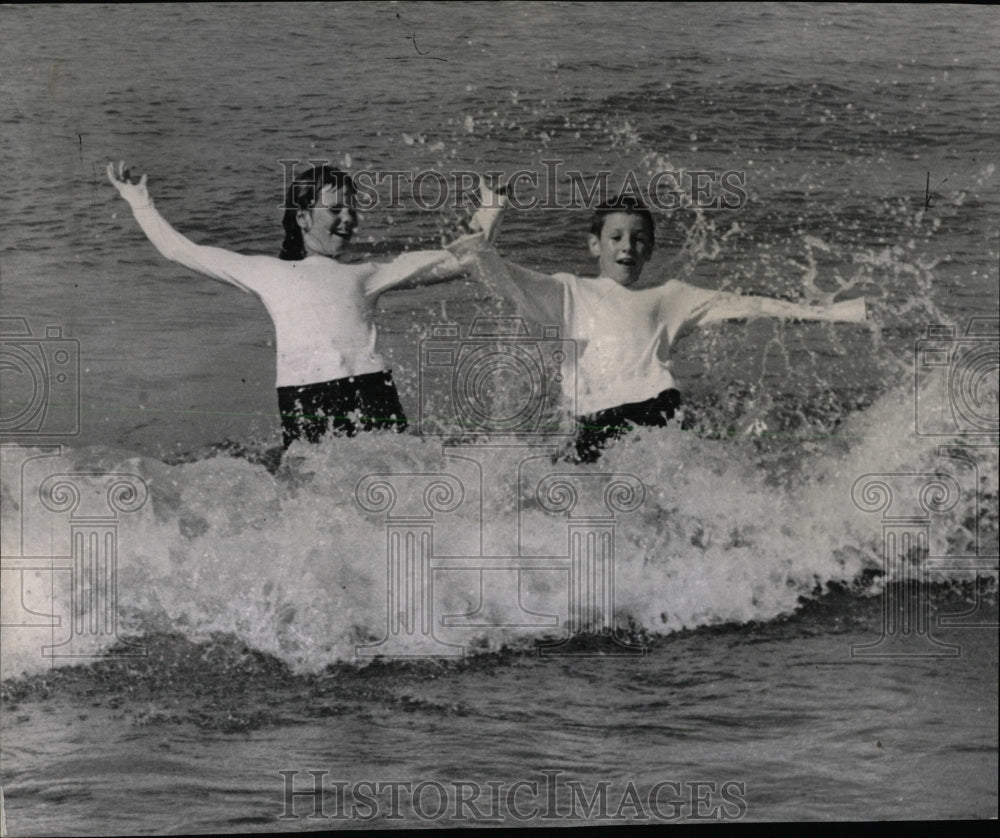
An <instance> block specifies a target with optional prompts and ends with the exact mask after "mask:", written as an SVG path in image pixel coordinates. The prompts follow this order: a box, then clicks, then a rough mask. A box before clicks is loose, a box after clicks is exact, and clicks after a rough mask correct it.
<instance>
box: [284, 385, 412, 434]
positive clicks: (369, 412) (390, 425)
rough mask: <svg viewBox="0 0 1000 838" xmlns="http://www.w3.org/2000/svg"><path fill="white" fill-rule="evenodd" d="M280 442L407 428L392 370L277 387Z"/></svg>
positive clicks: (398, 430)
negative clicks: (279, 413)
mask: <svg viewBox="0 0 1000 838" xmlns="http://www.w3.org/2000/svg"><path fill="white" fill-rule="evenodd" d="M278 410H280V411H281V429H282V441H283V442H284V446H285V448H288V446H289V445H291V444H292V442H294V441H295V440H297V439H304V440H306V441H307V442H319V441H320V440H321V439H322V438H323V437H324V436H325V435H326V434H334V435H335V436H354V435H355V434H357V433H358V432H359V431H374V430H382V429H387V430H393V431H396V433H402V432H403V431H405V430H406V415H405V414H404V413H403V406H402V404H400V402H399V393H398V392H397V391H396V385H395V384H394V383H393V381H392V371H391V370H383V371H382V372H372V373H367V374H365V375H354V376H351V377H350V378H338V379H336V380H334V381H322V382H319V383H317V384H305V385H303V386H301V387H279V388H278Z"/></svg>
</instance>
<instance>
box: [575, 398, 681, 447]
mask: <svg viewBox="0 0 1000 838" xmlns="http://www.w3.org/2000/svg"><path fill="white" fill-rule="evenodd" d="M680 406H681V394H680V391H678V390H675V389H674V388H672V387H671V388H670V389H669V390H664V391H662V392H661V393H659V394H658V395H656V396H654V397H653V398H651V399H646V401H644V402H632V403H630V404H621V405H618V407H609V408H608V409H607V410H599V411H597V413H591V414H588V415H587V416H581V417H579V419H578V420H577V426H578V431H577V434H576V440H575V442H574V449H575V452H576V456H575V457H574V459H575V460H576V461H577V462H580V463H592V462H594V461H595V460H597V458H598V457H600V456H601V450H602V449H603V448H604V446H605V445H607V443H608V442H610V441H611V440H612V439H618V438H619V437H621V436H623V435H624V434H626V433H628V432H629V430H630V429H631V426H632V425H646V426H647V427H654V428H662V427H663V426H665V425H666V424H667V422H668V421H669V420H670V419H672V418H673V416H674V413H676V411H677V409H678V408H679V407H680Z"/></svg>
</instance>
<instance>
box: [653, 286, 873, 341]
mask: <svg viewBox="0 0 1000 838" xmlns="http://www.w3.org/2000/svg"><path fill="white" fill-rule="evenodd" d="M664 294H665V295H667V298H668V299H667V305H668V306H669V310H670V319H671V321H672V322H671V323H670V329H669V332H670V334H671V336H672V338H673V339H675V340H676V338H677V337H680V336H681V335H682V334H684V333H685V332H688V331H690V330H692V329H695V328H697V327H699V326H707V325H708V324H710V323H717V322H719V321H722V320H748V319H751V318H756V317H780V318H782V319H784V320H825V321H830V322H839V323H863V322H865V320H866V319H867V314H866V310H867V305H866V303H865V299H864V297H858V298H856V299H853V300H845V301H844V302H840V303H831V304H829V305H810V304H808V303H793V302H788V301H786V300H776V299H774V298H773V297H757V296H749V295H748V296H744V295H742V294H733V293H731V292H728V291H711V290H708V289H705V288H698V287H697V286H694V285H688V284H687V283H684V282H678V281H674V282H668V283H667V284H666V285H665V286H664Z"/></svg>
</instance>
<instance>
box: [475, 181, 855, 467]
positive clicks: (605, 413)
mask: <svg viewBox="0 0 1000 838" xmlns="http://www.w3.org/2000/svg"><path fill="white" fill-rule="evenodd" d="M588 241H589V247H590V252H591V254H592V255H594V256H595V257H597V260H598V267H599V270H600V275H599V276H598V277H597V278H594V279H591V278H582V277H576V276H573V275H571V274H566V273H557V274H554V275H552V276H546V275H545V274H540V273H536V272H535V271H530V270H527V269H525V268H522V267H520V266H518V265H513V264H511V263H510V262H506V261H504V260H502V259H501V258H500V257H499V256H498V255H497V254H496V252H495V251H492V250H486V251H483V252H482V253H480V254H479V255H478V260H479V262H480V268H481V269H485V275H486V277H487V278H489V279H491V280H492V281H493V282H495V283H496V284H497V285H498V286H499V288H500V291H501V293H503V294H504V295H505V296H507V297H508V298H509V299H511V301H512V302H514V304H515V305H516V306H517V307H518V309H519V311H520V312H521V313H523V314H524V315H526V316H527V317H529V318H530V319H532V320H535V321H537V322H539V323H543V324H550V323H558V324H560V327H561V330H562V331H561V333H560V337H562V338H563V339H569V340H574V341H575V342H576V344H577V360H576V369H575V370H568V371H564V375H563V381H564V385H565V386H567V390H568V392H566V393H565V394H564V395H566V396H569V397H570V398H572V391H571V390H569V388H572V386H573V383H574V382H575V384H576V393H577V413H578V414H580V415H579V416H578V423H579V431H578V433H577V437H576V440H575V445H574V448H575V451H574V453H575V457H574V459H575V460H576V461H578V462H594V461H595V460H596V459H597V458H598V457H599V456H600V452H601V449H602V448H603V446H604V445H605V444H607V442H609V441H610V440H612V439H617V438H618V437H620V436H621V435H622V434H623V433H626V432H627V431H628V430H629V426H630V424H634V425H650V426H663V425H665V424H666V423H667V420H669V419H670V418H671V417H672V416H673V415H674V412H675V410H676V409H677V408H678V407H679V406H680V403H681V399H680V393H679V392H678V390H677V385H676V382H675V381H674V378H673V375H672V374H671V372H670V348H671V347H672V346H673V344H674V342H675V341H676V340H677V339H678V338H679V337H680V336H682V335H683V334H684V333H685V332H688V331H690V330H692V329H694V328H696V327H698V326H704V325H707V324H709V323H714V322H717V321H720V320H730V319H743V318H748V317H758V316H769V317H784V318H788V319H793V320H830V321H847V322H855V323H856V322H861V321H863V320H864V319H865V301H864V299H855V300H849V301H846V302H842V303H833V304H831V305H828V306H812V305H805V304H802V303H790V302H784V301H782V300H775V299H771V298H768V297H750V296H742V295H739V294H733V293H727V292H723V291H709V290H706V289H703V288H697V287H695V286H693V285H688V284H686V283H683V282H679V281H678V280H670V281H669V282H666V283H663V284H662V285H657V286H653V287H647V288H641V289H639V288H636V287H635V286H636V283H637V282H638V279H639V276H640V274H641V273H642V269H643V268H644V267H645V265H646V262H647V261H648V260H649V257H650V256H651V255H652V252H653V246H654V244H655V237H654V223H653V216H652V214H651V213H650V211H649V210H648V209H647V208H646V207H645V206H643V205H642V204H641V203H640V202H639V201H637V200H635V199H634V198H632V197H627V196H623V197H620V198H618V199H616V200H614V201H609V202H605V203H603V204H601V205H600V206H599V207H597V210H596V211H595V213H594V216H593V221H592V224H591V229H590V236H589V239H588Z"/></svg>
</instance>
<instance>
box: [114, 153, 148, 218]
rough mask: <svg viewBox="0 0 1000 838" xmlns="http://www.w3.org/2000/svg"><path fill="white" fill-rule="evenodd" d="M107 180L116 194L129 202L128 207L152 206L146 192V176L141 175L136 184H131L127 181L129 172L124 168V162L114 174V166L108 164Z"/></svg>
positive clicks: (120, 163)
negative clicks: (116, 191)
mask: <svg viewBox="0 0 1000 838" xmlns="http://www.w3.org/2000/svg"><path fill="white" fill-rule="evenodd" d="M108 180H110V181H111V185H112V186H113V187H114V188H115V189H117V190H118V194H120V195H121V196H122V197H123V198H124V199H125V200H126V201H128V202H129V205H130V206H132V207H151V206H152V205H153V201H152V200H151V199H150V197H149V192H147V191H146V176H145V175H143V176H142V177H141V178H139V182H138V183H132V181H131V180H129V171H128V169H126V168H125V161H124V160H122V161H121V162H119V164H118V171H117V172H115V164H114V163H108Z"/></svg>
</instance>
